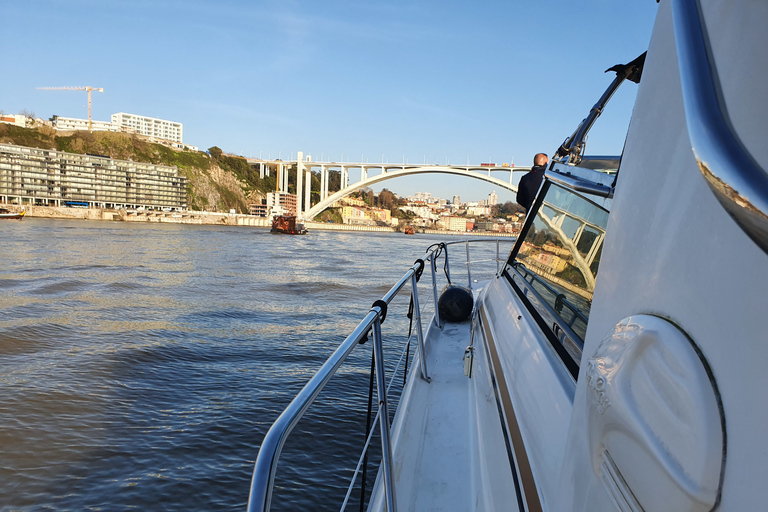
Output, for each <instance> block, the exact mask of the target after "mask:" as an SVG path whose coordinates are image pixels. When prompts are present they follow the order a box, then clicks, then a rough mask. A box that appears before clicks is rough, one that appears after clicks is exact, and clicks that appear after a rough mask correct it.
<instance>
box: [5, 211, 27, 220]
mask: <svg viewBox="0 0 768 512" xmlns="http://www.w3.org/2000/svg"><path fill="white" fill-rule="evenodd" d="M25 213H26V212H25V211H24V210H21V211H20V212H12V211H11V210H9V209H8V208H0V219H19V220H20V219H23V218H24V214H25Z"/></svg>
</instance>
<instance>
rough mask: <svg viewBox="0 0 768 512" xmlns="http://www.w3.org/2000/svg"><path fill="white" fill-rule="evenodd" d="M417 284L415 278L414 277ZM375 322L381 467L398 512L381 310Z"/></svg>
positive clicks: (391, 511)
mask: <svg viewBox="0 0 768 512" xmlns="http://www.w3.org/2000/svg"><path fill="white" fill-rule="evenodd" d="M414 282H415V277H414ZM414 296H415V294H414ZM372 309H373V311H376V310H377V309H378V315H377V316H376V320H375V321H374V322H373V354H374V360H375V362H376V392H377V394H378V397H379V412H380V414H379V428H380V432H381V465H382V467H383V469H384V488H385V491H386V495H387V511H388V512H397V504H396V503H395V485H394V481H393V480H392V445H391V443H390V439H389V411H388V410H387V383H386V380H385V376H384V350H383V348H382V339H381V308H379V307H378V306H374V307H373V308H372Z"/></svg>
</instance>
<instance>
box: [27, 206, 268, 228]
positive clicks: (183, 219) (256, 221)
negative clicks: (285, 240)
mask: <svg viewBox="0 0 768 512" xmlns="http://www.w3.org/2000/svg"><path fill="white" fill-rule="evenodd" d="M16 209H18V208H16ZM24 209H25V210H26V212H27V213H26V216H27V217H37V218H47V219H85V220H112V221H124V222H163V223H171V224H213V225H224V226H255V227H270V226H271V223H270V222H269V220H268V219H265V218H264V217H255V216H253V215H240V214H233V213H213V212H195V211H183V212H163V211H155V210H143V211H139V210H110V209H100V208H65V207H56V206H29V205H27V206H25V207H24Z"/></svg>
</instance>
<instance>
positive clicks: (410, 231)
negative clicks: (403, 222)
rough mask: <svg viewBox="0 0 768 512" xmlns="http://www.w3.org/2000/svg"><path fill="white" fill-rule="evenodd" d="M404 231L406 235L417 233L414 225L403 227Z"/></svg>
mask: <svg viewBox="0 0 768 512" xmlns="http://www.w3.org/2000/svg"><path fill="white" fill-rule="evenodd" d="M403 233H404V234H406V235H415V234H416V231H415V230H414V229H413V226H405V227H404V228H403Z"/></svg>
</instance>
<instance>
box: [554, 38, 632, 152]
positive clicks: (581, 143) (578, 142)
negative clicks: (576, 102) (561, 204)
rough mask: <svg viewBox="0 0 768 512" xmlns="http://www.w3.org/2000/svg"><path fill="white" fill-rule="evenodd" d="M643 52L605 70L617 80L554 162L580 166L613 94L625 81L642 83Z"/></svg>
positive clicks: (568, 140) (567, 140)
mask: <svg viewBox="0 0 768 512" xmlns="http://www.w3.org/2000/svg"><path fill="white" fill-rule="evenodd" d="M646 53H647V52H643V53H642V55H640V56H639V57H638V58H636V59H635V60H633V61H632V62H628V63H627V64H617V65H615V66H613V67H611V68H608V69H606V70H605V72H606V73H608V72H609V71H613V72H615V73H616V78H614V79H613V82H611V85H609V86H608V88H607V89H606V90H605V92H604V93H603V95H602V96H600V99H599V100H598V101H597V103H595V105H594V106H593V107H592V110H590V111H589V114H588V115H587V117H586V118H584V120H583V121H581V123H580V124H579V127H578V128H576V131H575V132H573V135H571V136H570V137H568V138H567V139H565V142H563V143H562V144H561V145H560V147H559V148H558V149H557V152H555V156H554V158H553V159H552V162H553V163H554V162H555V161H558V162H561V163H566V164H574V165H575V164H578V163H579V162H581V158H582V155H584V148H585V147H586V138H587V133H588V132H589V130H590V129H591V128H592V125H593V124H595V120H597V118H598V117H600V114H602V113H603V108H605V105H606V104H607V103H608V101H609V100H610V99H611V97H612V96H613V93H615V92H616V90H617V89H618V88H619V86H620V85H621V84H622V83H623V82H624V80H630V81H632V82H635V83H636V84H639V83H640V77H641V76H642V74H643V65H644V64H645V54H646Z"/></svg>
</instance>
